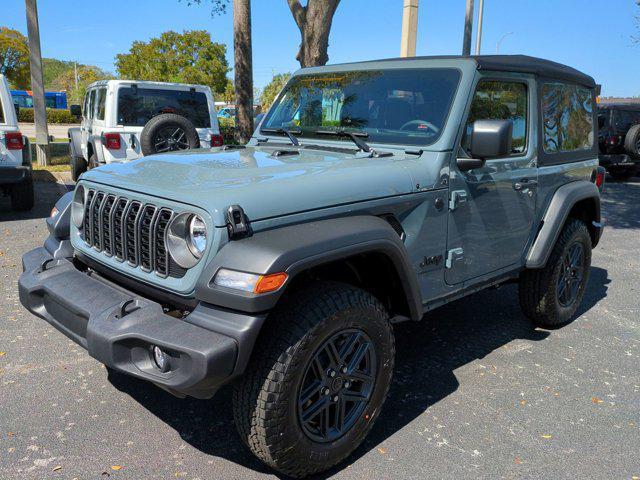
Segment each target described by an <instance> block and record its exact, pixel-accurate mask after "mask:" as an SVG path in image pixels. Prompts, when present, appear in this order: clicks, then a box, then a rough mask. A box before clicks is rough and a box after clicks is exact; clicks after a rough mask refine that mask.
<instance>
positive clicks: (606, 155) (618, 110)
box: [598, 103, 640, 180]
mask: <svg viewBox="0 0 640 480" xmlns="http://www.w3.org/2000/svg"><path fill="white" fill-rule="evenodd" d="M598 130H599V134H598V145H599V153H600V155H599V157H600V165H602V166H603V167H604V168H605V169H606V170H607V172H609V173H610V174H611V176H612V177H613V178H616V179H618V180H626V179H628V178H631V177H633V176H634V175H636V174H637V173H638V171H639V169H640V103H636V104H634V103H611V104H604V105H602V104H601V105H599V106H598Z"/></svg>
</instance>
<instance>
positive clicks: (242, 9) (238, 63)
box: [233, 0, 253, 143]
mask: <svg viewBox="0 0 640 480" xmlns="http://www.w3.org/2000/svg"><path fill="white" fill-rule="evenodd" d="M233 53H234V73H235V87H236V131H237V134H238V140H239V141H240V142H242V143H245V142H247V141H249V139H250V138H251V134H252V133H253V70H252V69H253V66H252V59H251V55H252V54H251V1H250V0H234V2H233Z"/></svg>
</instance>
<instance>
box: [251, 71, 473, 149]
mask: <svg viewBox="0 0 640 480" xmlns="http://www.w3.org/2000/svg"><path fill="white" fill-rule="evenodd" d="M367 67H369V66H368V65H367ZM305 70H306V69H305ZM314 70H316V69H315V68H314ZM425 70H431V71H433V70H438V71H443V70H444V71H452V72H455V73H456V74H457V79H456V82H455V86H454V87H453V88H452V89H451V98H450V101H449V104H448V108H447V110H446V113H445V114H444V115H443V117H442V125H441V126H440V129H439V132H438V133H437V135H435V136H433V137H432V138H431V139H430V140H429V142H424V143H417V142H410V141H409V142H407V141H404V140H403V141H388V139H379V138H373V139H371V138H370V135H369V132H367V131H366V130H365V129H362V130H360V129H357V128H350V127H336V128H339V129H347V130H348V131H349V132H353V133H356V134H357V133H366V134H367V136H366V137H363V138H368V140H367V143H369V144H370V145H383V146H385V147H386V148H405V147H408V148H420V149H432V148H434V147H435V146H437V144H438V143H439V142H440V141H441V140H442V139H443V137H444V134H445V133H446V130H447V129H448V128H449V120H450V118H451V115H452V113H453V111H454V110H455V108H456V102H457V99H458V95H459V91H460V86H461V85H462V84H463V81H464V79H465V76H466V74H467V73H466V72H465V70H464V69H463V68H460V66H459V65H451V64H448V65H447V64H443V65H429V66H423V65H407V66H404V65H403V66H401V67H395V66H394V67H386V66H381V67H379V68H375V67H374V68H355V69H352V68H347V69H344V70H342V69H335V68H329V69H327V70H325V69H324V68H323V67H320V69H318V70H316V71H312V72H306V71H304V70H301V71H300V72H299V73H295V74H294V75H292V76H291V78H290V79H289V80H288V81H287V83H286V84H285V86H284V88H282V90H281V91H280V92H279V93H278V96H277V97H276V99H275V101H274V102H273V104H272V105H271V107H270V108H269V111H268V112H267V113H266V115H265V117H264V118H263V119H262V122H261V124H260V130H259V132H260V134H261V135H265V136H277V134H274V133H272V132H263V131H262V130H263V128H264V129H266V130H270V129H274V128H277V127H275V126H267V123H268V122H269V120H270V119H271V117H272V116H273V115H274V113H275V110H276V107H277V106H278V105H279V104H280V102H281V101H282V100H283V97H284V96H285V95H286V93H287V92H288V90H289V88H290V87H291V84H292V83H293V82H295V81H297V80H298V79H299V78H300V77H307V76H321V75H325V74H326V75H336V74H341V73H353V72H387V71H392V72H397V71H405V72H417V71H425ZM285 128H286V127H285ZM291 128H293V127H291ZM295 128H296V129H300V127H295ZM310 129H313V130H326V129H330V127H323V126H319V125H318V126H314V127H308V130H307V131H303V132H299V131H298V132H296V137H298V138H299V139H300V140H301V142H302V141H306V142H305V143H307V144H309V143H340V144H344V143H350V142H351V141H350V140H348V139H346V140H345V139H344V138H340V137H338V136H336V137H335V138H330V139H328V138H327V136H324V135H318V134H313V133H312V132H309V130H310ZM310 133H311V134H310ZM408 133H411V132H410V131H409V132H408ZM311 140H312V141H313V142H310V141H311ZM302 146H304V144H303V145H302Z"/></svg>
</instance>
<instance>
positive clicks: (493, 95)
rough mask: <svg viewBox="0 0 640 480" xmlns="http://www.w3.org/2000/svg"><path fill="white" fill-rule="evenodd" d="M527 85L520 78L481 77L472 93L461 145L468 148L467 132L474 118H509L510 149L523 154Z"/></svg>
mask: <svg viewBox="0 0 640 480" xmlns="http://www.w3.org/2000/svg"><path fill="white" fill-rule="evenodd" d="M527 105H528V99H527V85H526V84H524V83H521V82H509V81H497V80H482V81H481V82H480V83H478V86H477V88H476V93H475V94H474V96H473V101H472V103H471V110H470V112H469V118H468V119H467V125H466V130H465V134H464V137H463V139H462V146H463V148H464V149H465V150H468V149H469V147H470V145H469V142H470V141H471V138H470V133H471V127H472V125H473V122H475V121H476V120H511V121H513V138H512V144H511V151H512V153H513V154H516V155H517V154H522V153H524V151H525V149H526V148H527V125H528V120H527V112H528V108H527Z"/></svg>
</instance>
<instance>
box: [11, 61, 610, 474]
mask: <svg viewBox="0 0 640 480" xmlns="http://www.w3.org/2000/svg"><path fill="white" fill-rule="evenodd" d="M596 92H597V86H596V84H595V82H594V81H593V79H592V78H591V77H590V76H588V75H585V74H583V73H581V72H579V71H577V70H574V69H572V68H569V67H567V66H564V65H560V64H557V63H554V62H550V61H546V60H541V59H537V58H532V57H526V56H479V57H425V58H408V59H393V60H381V61H373V62H363V63H353V64H346V65H333V66H324V67H313V68H306V69H303V70H300V71H298V72H297V73H296V74H295V75H294V76H293V78H292V79H291V81H290V82H289V83H288V84H287V87H285V89H284V91H283V93H282V94H281V95H280V96H279V97H278V99H277V100H276V102H275V104H274V105H273V106H272V108H271V109H270V110H269V112H268V113H267V116H266V117H265V118H264V119H263V120H262V122H261V124H260V127H259V128H258V129H257V130H256V132H255V133H254V136H253V138H252V139H251V141H250V142H249V143H248V144H247V145H244V146H225V147H224V148H223V149H220V151H217V152H214V153H211V152H207V153H206V154H204V153H201V152H177V153H173V154H166V155H156V156H153V157H150V158H142V159H138V160H136V161H134V162H132V163H130V164H129V165H107V166H105V167H102V168H100V169H97V170H93V171H90V172H88V173H86V174H85V175H83V177H82V178H81V179H80V182H79V183H78V184H77V186H76V188H75V192H72V193H69V194H67V195H66V196H65V197H63V198H62V199H61V200H60V201H59V202H58V204H57V210H58V212H59V213H57V214H56V215H54V216H53V217H51V218H49V219H48V220H47V222H48V225H49V229H50V232H51V236H50V238H49V239H48V240H47V242H46V243H45V246H44V247H43V248H37V249H35V250H33V251H31V252H29V253H27V254H25V256H24V257H23V264H24V273H23V274H22V275H21V277H20V282H19V289H20V299H21V301H22V303H23V305H24V306H25V307H26V308H28V309H29V310H30V311H31V312H33V313H34V314H35V315H38V316H40V317H42V318H44V319H45V320H46V321H48V322H49V323H51V324H52V325H53V326H55V327H56V328H57V329H59V330H60V331H62V332H63V333H65V334H66V335H67V336H68V337H69V338H71V339H72V340H74V341H75V342H77V343H78V344H80V345H81V346H83V347H84V348H86V349H87V350H88V352H89V354H90V355H91V356H93V357H95V358H96V359H98V360H99V361H101V362H103V363H104V364H106V365H107V366H108V367H109V368H112V369H115V370H118V371H121V372H125V373H127V374H129V375H132V376H134V377H137V378H139V379H143V380H147V381H150V382H153V383H155V384H156V385H158V386H160V387H162V388H164V389H166V390H168V391H170V392H172V393H174V394H176V395H178V396H185V395H189V396H193V397H197V398H209V397H211V396H212V395H214V394H215V392H216V391H217V390H218V388H219V387H220V386H221V385H223V384H227V383H230V382H232V381H233V383H234V394H233V407H234V418H235V421H236V424H237V427H238V431H239V433H240V436H241V437H242V439H243V441H244V442H245V443H246V445H247V446H248V447H249V449H251V451H252V452H253V453H254V454H255V455H256V456H257V457H258V458H260V459H261V460H262V461H263V462H265V463H266V464H268V465H270V466H271V467H273V468H275V469H277V470H278V471H280V472H282V473H284V474H286V475H290V476H294V477H303V476H306V475H310V474H313V473H315V472H319V471H323V470H326V469H327V468H329V467H331V466H333V465H335V464H337V463H339V462H340V461H342V460H343V459H345V458H346V457H347V456H348V455H349V454H350V453H351V452H353V450H354V449H355V448H356V447H357V446H358V445H359V444H360V443H361V442H362V440H363V439H364V438H365V436H366V435H367V433H368V432H369V430H370V429H371V427H372V426H373V424H374V423H375V421H376V419H377V418H378V417H379V416H380V415H384V414H385V412H384V410H383V409H382V406H383V403H384V400H385V397H386V395H387V392H388V390H389V386H390V384H391V377H392V372H393V368H394V357H395V343H394V337H393V329H392V324H393V323H395V322H401V321H408V320H412V321H419V320H421V319H422V317H423V314H424V313H425V312H427V311H430V310H433V309H435V308H437V307H439V306H441V305H444V304H446V303H448V302H451V301H454V300H456V299H460V298H463V297H465V296H467V295H470V294H472V293H474V292H478V291H480V290H482V289H484V288H487V287H494V286H498V285H501V284H504V283H508V282H517V283H518V285H519V287H518V288H519V299H520V305H521V306H522V310H523V312H524V314H525V315H526V316H527V317H529V318H530V319H531V320H532V322H533V324H534V325H537V326H541V327H558V326H561V325H564V324H566V323H567V322H569V321H570V320H571V319H572V318H573V317H574V315H575V313H576V310H577V308H578V306H579V305H580V303H581V302H582V298H583V295H584V293H585V288H586V285H587V279H588V277H589V266H590V262H591V250H592V248H593V247H595V246H596V245H597V244H598V241H599V239H600V236H601V233H602V225H601V223H600V222H601V219H600V196H599V187H601V186H602V184H603V181H604V171H603V170H602V169H600V168H599V167H598V145H597V143H596V141H595V139H596V126H597V125H596V103H595V98H596ZM320 105H321V106H322V108H319V106H320ZM476 298H479V297H476ZM416 388H420V386H416ZM203 428H204V426H203Z"/></svg>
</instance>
